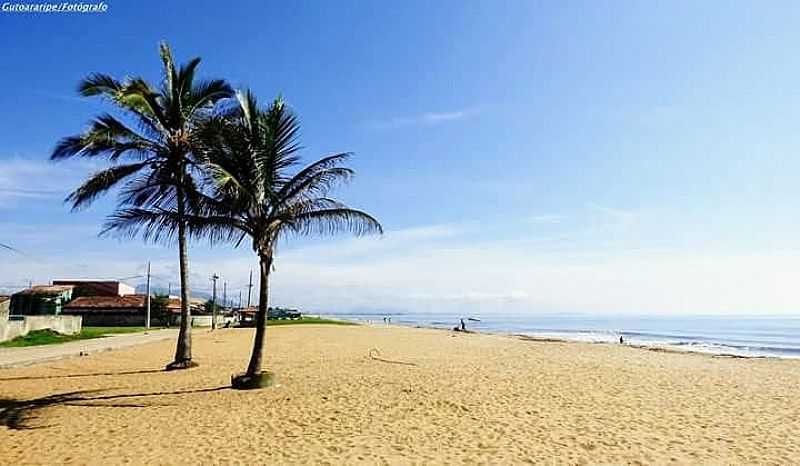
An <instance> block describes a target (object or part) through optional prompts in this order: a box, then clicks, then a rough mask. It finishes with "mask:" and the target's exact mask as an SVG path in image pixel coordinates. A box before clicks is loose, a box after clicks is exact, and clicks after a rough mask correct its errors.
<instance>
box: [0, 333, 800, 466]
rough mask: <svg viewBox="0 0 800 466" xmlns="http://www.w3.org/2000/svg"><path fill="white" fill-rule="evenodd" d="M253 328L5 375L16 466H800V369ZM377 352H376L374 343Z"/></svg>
mask: <svg viewBox="0 0 800 466" xmlns="http://www.w3.org/2000/svg"><path fill="white" fill-rule="evenodd" d="M251 339H252V330H247V329H223V330H217V331H215V332H213V333H211V332H208V331H205V330H202V331H198V330H196V331H195V344H194V353H195V359H196V360H197V361H198V362H199V363H200V364H201V366H200V367H198V368H195V369H191V370H188V371H182V372H173V373H164V372H161V371H160V369H161V368H162V367H163V365H164V364H165V363H166V362H168V361H169V359H170V356H171V355H172V352H173V350H174V343H173V342H172V341H162V342H155V343H148V344H145V345H141V346H137V347H133V348H128V349H123V350H118V351H112V352H104V353H97V354H92V355H89V356H85V357H81V358H75V359H69V360H62V361H57V362H48V363H43V364H40V365H36V366H32V367H24V368H14V369H1V370H0V398H1V399H2V400H1V401H0V464H15V465H16V464H62V463H68V464H119V463H133V464H220V463H224V464H228V463H236V464H263V463H334V464H352V463H371V464H374V463H390V464H408V463H414V464H419V463H430V464H439V463H491V464H498V463H523V462H533V463H548V464H637V463H642V464H666V463H676V462H677V463H681V464H792V463H798V462H800V436H798V435H797V433H798V432H800V398H799V397H798V389H799V388H800V361H781V360H768V359H753V360H747V359H731V358H714V357H711V356H708V355H699V354H677V353H665V352H654V351H646V350H641V349H636V348H630V347H625V346H619V345H596V344H595V345H593V344H581V343H562V342H535V341H524V340H522V339H519V338H513V337H503V336H493V335H481V334H455V333H451V332H444V331H438V330H426V329H411V328H403V327H382V326H381V327H379V326H374V327H370V326H357V327H355V326H347V327H345V326H305V325H303V326H284V327H276V328H273V329H270V330H269V332H268V341H267V353H266V361H267V365H268V366H269V368H270V369H271V370H273V371H274V372H275V373H276V375H277V385H276V386H273V387H271V388H267V389H263V390H258V391H247V392H240V391H234V390H230V389H228V388H227V387H228V385H229V383H230V375H231V374H233V373H235V372H238V371H240V370H242V369H243V368H244V366H245V363H246V360H247V357H248V354H249V347H250V344H251ZM373 348H376V349H378V350H379V353H378V352H376V351H372V352H371V351H370V350H371V349H373Z"/></svg>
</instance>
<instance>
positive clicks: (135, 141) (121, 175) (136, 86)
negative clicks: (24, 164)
mask: <svg viewBox="0 0 800 466" xmlns="http://www.w3.org/2000/svg"><path fill="white" fill-rule="evenodd" d="M160 52H161V60H162V62H163V82H162V83H161V85H160V86H153V85H151V84H150V83H148V82H147V81H145V80H144V79H142V78H139V77H133V78H126V79H125V80H123V81H118V80H116V79H114V78H113V77H111V76H108V75H105V74H91V75H89V76H88V77H87V78H85V79H84V80H82V81H81V82H80V85H79V92H80V94H81V95H83V96H86V97H91V96H99V97H103V98H105V99H107V100H108V101H110V102H111V103H112V104H114V105H115V106H116V108H117V109H118V110H119V111H121V113H123V114H124V116H125V121H123V120H121V119H118V118H117V117H115V116H112V115H110V114H103V115H101V116H99V117H97V118H96V119H95V120H94V121H93V122H91V124H90V127H89V128H88V130H87V131H85V132H84V133H82V134H79V135H76V136H70V137H66V138H64V139H62V140H61V141H60V142H59V143H58V144H57V145H56V147H55V149H54V150H53V153H52V155H51V159H53V160H60V159H65V158H69V157H76V156H81V157H104V158H107V159H108V161H109V162H111V164H112V166H111V167H110V168H108V169H105V170H102V171H99V172H97V173H95V174H93V175H92V176H90V177H89V178H88V179H87V180H86V181H85V182H84V183H83V184H82V185H81V186H80V187H79V188H78V189H76V190H75V191H74V192H73V193H72V194H70V195H69V197H67V202H69V203H71V204H72V208H73V210H75V209H80V208H82V207H85V206H88V205H89V204H91V203H92V201H94V200H95V199H96V198H97V197H98V196H100V195H102V194H104V193H105V192H107V191H108V190H110V189H112V188H113V187H115V186H122V189H121V190H120V199H119V205H120V208H130V207H144V208H149V209H153V210H154V211H159V212H165V213H166V212H168V213H169V215H170V218H171V219H173V220H177V221H176V223H175V227H176V228H174V229H171V230H170V231H169V232H168V234H165V235H161V236H160V237H159V238H160V239H165V240H169V241H172V240H174V239H175V237H177V242H178V251H179V263H180V282H181V325H180V332H179V334H178V342H177V348H176V351H175V359H174V361H173V362H171V363H170V364H169V365H168V366H167V369H168V370H169V369H180V368H186V367H191V366H193V365H194V363H193V362H192V340H191V314H190V310H189V298H190V293H189V263H188V257H187V230H186V222H185V217H186V215H187V213H189V212H192V211H193V207H192V205H193V202H192V201H193V199H195V198H196V194H197V186H196V183H195V177H196V176H197V174H198V170H199V166H198V164H197V161H196V158H195V157H194V147H193V141H194V140H195V139H194V138H193V137H192V134H193V132H194V131H195V129H196V128H197V123H198V121H200V120H201V119H204V118H206V117H207V115H208V114H209V113H210V112H211V109H212V108H213V107H214V105H215V104H216V103H217V102H219V101H220V100H221V99H225V98H227V97H231V96H232V95H233V91H232V89H231V87H230V86H229V85H228V84H227V83H226V82H225V81H223V80H208V81H198V80H196V79H195V71H196V69H197V66H198V64H199V63H200V59H199V58H195V59H193V60H191V61H189V62H188V63H187V64H185V65H183V66H181V67H180V69H176V67H175V64H174V62H173V59H172V53H171V51H170V49H169V46H167V44H166V43H163V42H162V43H161V46H160ZM114 230H116V228H115V227H114V225H108V228H106V229H105V230H103V233H107V232H111V231H114ZM119 232H120V233H131V232H130V231H126V230H122V231H119ZM144 238H145V240H148V239H153V238H151V237H149V236H147V235H145V236H144Z"/></svg>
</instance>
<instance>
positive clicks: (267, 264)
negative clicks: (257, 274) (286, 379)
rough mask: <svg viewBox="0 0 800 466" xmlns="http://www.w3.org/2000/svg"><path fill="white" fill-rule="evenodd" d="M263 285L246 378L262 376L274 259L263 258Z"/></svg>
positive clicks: (260, 289) (260, 287) (261, 285)
mask: <svg viewBox="0 0 800 466" xmlns="http://www.w3.org/2000/svg"><path fill="white" fill-rule="evenodd" d="M260 262H261V280H260V281H261V284H260V286H259V295H258V296H259V298H258V312H257V313H256V336H255V338H254V339H253V353H252V354H251V355H250V363H249V364H248V365H247V372H246V373H245V376H246V377H251V378H254V377H258V376H260V375H261V360H262V355H263V354H264V337H265V334H266V330H267V312H268V309H269V273H270V269H271V268H272V257H271V256H266V255H262V256H261V261H260Z"/></svg>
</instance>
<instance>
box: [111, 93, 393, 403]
mask: <svg viewBox="0 0 800 466" xmlns="http://www.w3.org/2000/svg"><path fill="white" fill-rule="evenodd" d="M298 130H299V123H298V121H297V118H296V117H295V116H294V115H293V114H292V112H291V111H290V110H289V109H288V108H287V107H286V105H284V103H283V102H282V101H281V100H280V99H278V100H275V101H274V102H273V103H272V104H271V105H270V106H269V107H268V108H267V109H265V110H261V109H259V107H258V104H257V102H256V99H255V97H253V95H252V94H250V93H249V92H247V93H245V94H243V95H239V105H238V106H237V107H235V108H233V109H232V110H231V111H229V112H226V113H225V114H223V115H219V116H216V117H214V118H210V119H208V120H207V121H206V124H205V125H204V126H203V129H202V130H200V131H198V132H197V133H196V135H197V136H198V137H199V139H200V144H199V146H200V147H202V155H203V157H204V159H205V162H206V171H207V181H208V184H209V186H208V189H207V192H206V194H204V195H202V196H201V202H200V204H201V208H200V209H199V211H200V214H199V215H190V216H189V217H190V218H189V220H188V222H189V223H188V226H189V228H190V229H192V231H193V233H194V234H198V235H205V236H208V237H209V238H210V239H211V240H212V241H230V242H233V243H234V244H235V245H236V246H238V245H240V244H241V243H242V241H243V240H244V239H245V238H247V237H249V238H250V240H251V244H252V248H253V251H254V252H255V253H256V254H257V255H258V259H259V264H260V273H261V280H260V286H259V301H258V311H257V313H256V333H255V337H254V341H253V351H252V354H251V356H250V362H249V364H248V365H247V371H246V372H245V373H244V374H242V375H239V376H236V377H234V378H233V379H232V381H231V382H232V385H233V387H234V388H242V389H247V388H256V387H260V386H264V385H265V384H268V383H269V374H268V373H267V374H264V373H263V372H262V355H263V348H264V337H265V333H266V332H265V330H266V323H267V309H268V307H269V279H270V274H271V272H272V267H273V263H274V260H275V247H276V245H277V243H278V240H279V239H280V238H282V237H285V236H289V235H310V234H332V233H336V232H339V231H342V230H345V231H349V232H352V233H354V234H356V235H362V234H367V233H382V232H383V230H382V228H381V225H380V223H378V221H377V220H376V219H375V218H373V217H372V216H370V215H369V214H367V213H365V212H362V211H360V210H355V209H351V208H349V207H347V206H345V205H344V204H342V203H341V202H339V201H336V200H334V199H332V198H329V197H327V193H328V192H329V191H330V190H331V189H332V188H334V187H335V186H336V185H338V184H339V183H341V182H343V181H347V180H349V179H350V178H351V177H352V176H353V171H352V170H351V169H349V168H346V167H343V166H342V163H343V162H344V161H345V160H347V158H348V157H349V155H350V154H346V153H342V154H336V155H332V156H329V157H325V158H323V159H321V160H319V161H317V162H314V163H312V164H310V165H308V166H306V167H305V168H302V169H300V170H299V171H295V170H294V168H295V167H296V166H297V165H298V164H299V159H298V157H297V151H298V150H299V149H300V146H299V145H298V143H297V134H298ZM116 222H117V224H118V225H119V226H120V227H124V228H143V229H144V230H145V231H146V232H148V233H151V234H157V233H158V232H159V231H160V230H161V229H162V228H163V227H164V222H165V218H164V217H163V216H161V215H159V213H158V212H154V211H153V210H152V209H128V210H127V211H124V212H119V213H118V215H117V216H116Z"/></svg>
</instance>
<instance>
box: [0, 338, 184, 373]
mask: <svg viewBox="0 0 800 466" xmlns="http://www.w3.org/2000/svg"><path fill="white" fill-rule="evenodd" d="M177 337H178V330H177V329H165V330H153V331H150V332H147V333H145V332H141V333H127V334H121V335H112V336H108V337H104V338H94V339H91V340H78V341H70V342H67V343H59V344H55V345H42V346H27V347H23V348H0V368H5V367H18V366H29V365H31V364H38V363H40V362H45V361H53V360H56V359H65V358H72V357H75V356H81V355H84V354H89V353H96V352H98V351H109V350H115V349H119V348H126V347H128V346H134V345H141V344H143V343H150V342H153V341H159V340H166V339H168V338H177Z"/></svg>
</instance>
